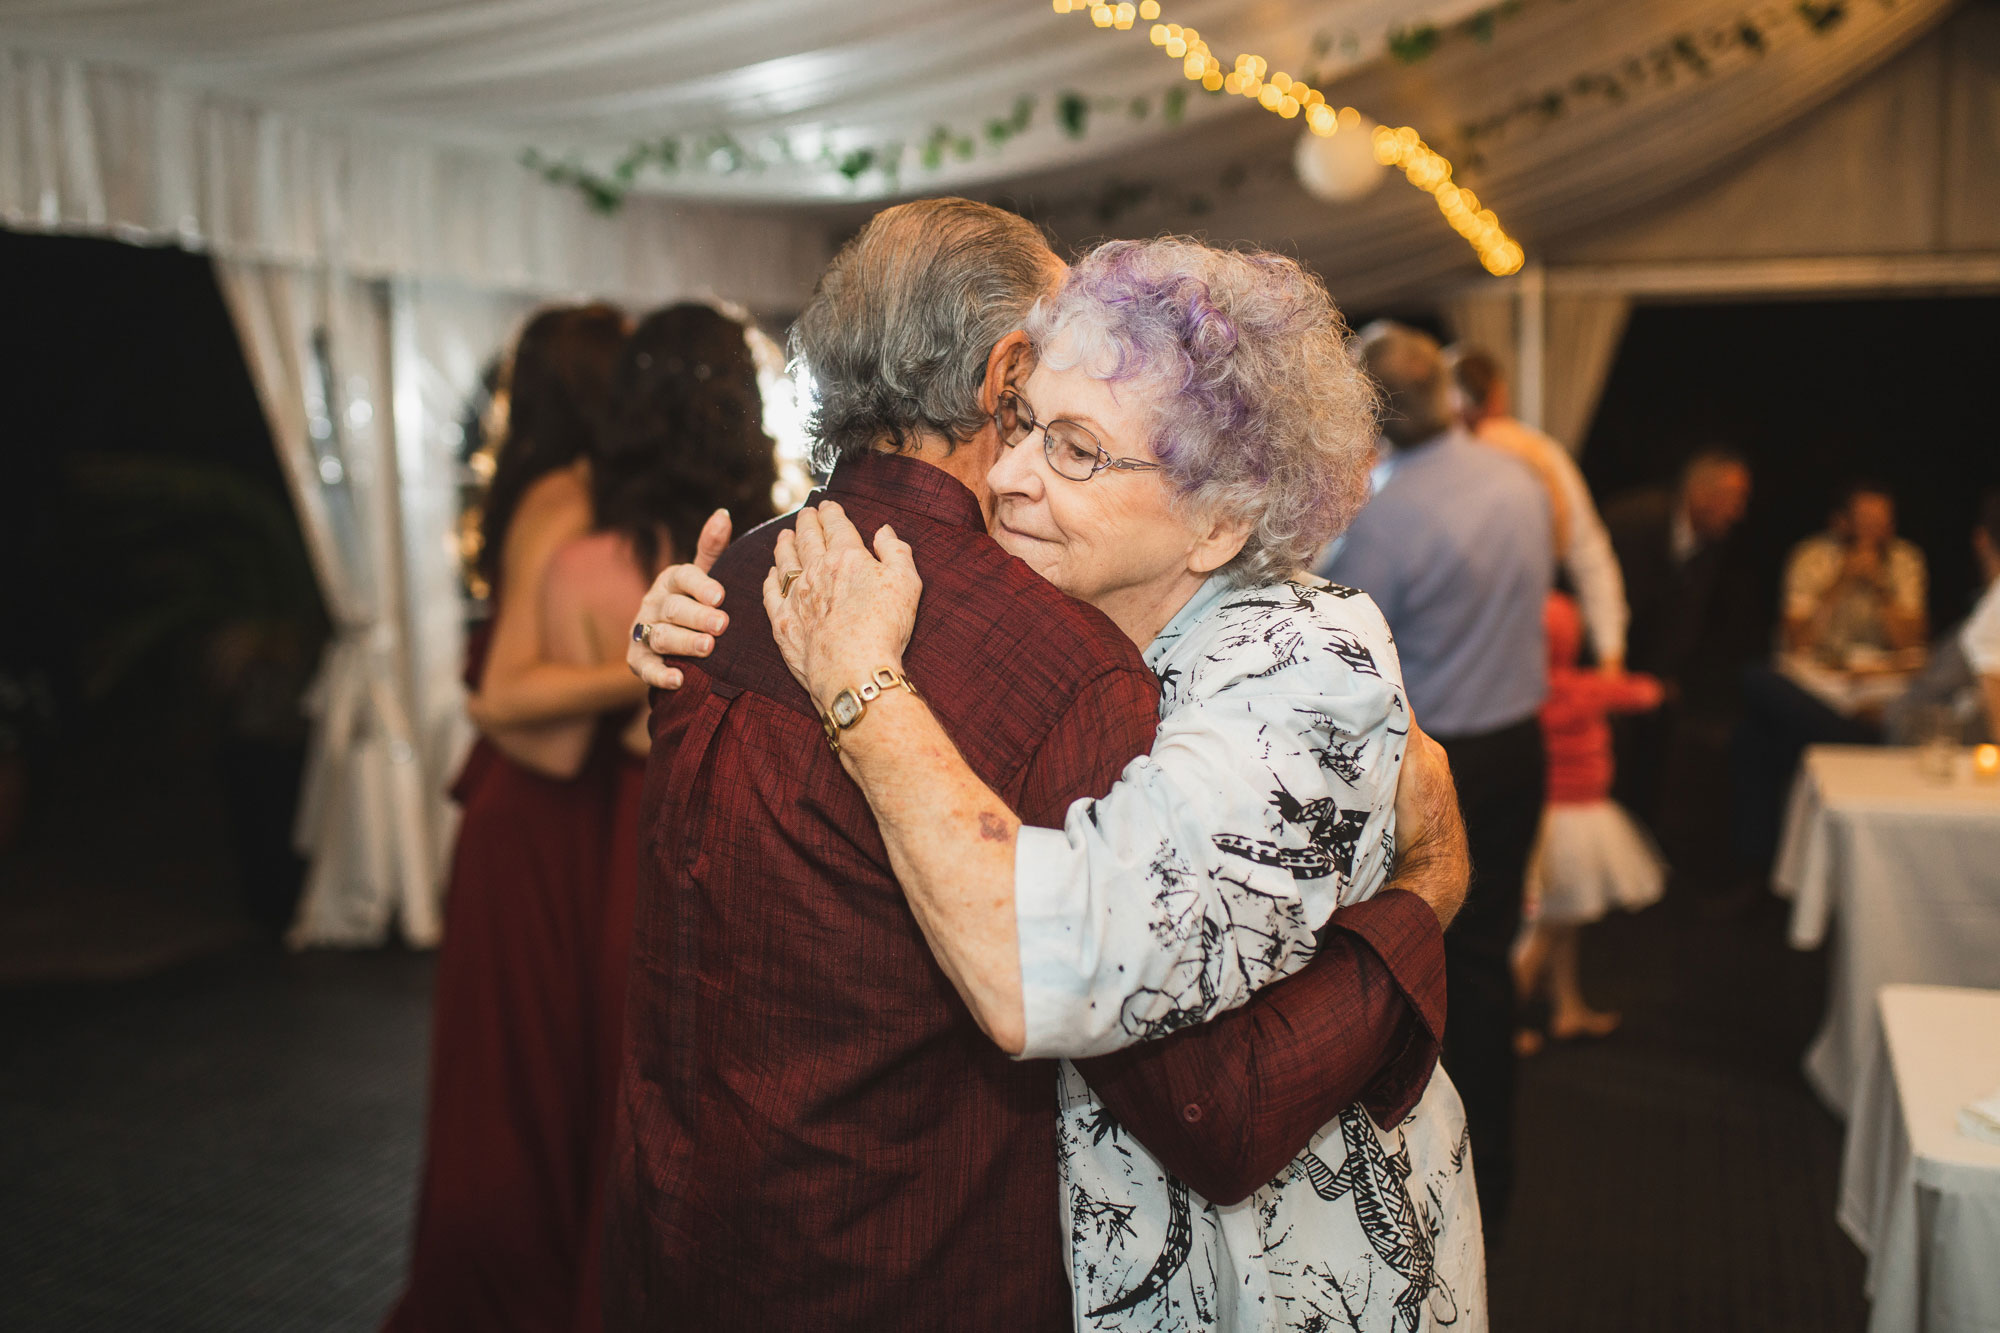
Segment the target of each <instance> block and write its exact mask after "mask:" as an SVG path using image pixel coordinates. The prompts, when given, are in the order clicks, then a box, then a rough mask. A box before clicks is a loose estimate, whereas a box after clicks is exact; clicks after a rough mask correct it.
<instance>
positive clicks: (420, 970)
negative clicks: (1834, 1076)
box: [0, 895, 1866, 1333]
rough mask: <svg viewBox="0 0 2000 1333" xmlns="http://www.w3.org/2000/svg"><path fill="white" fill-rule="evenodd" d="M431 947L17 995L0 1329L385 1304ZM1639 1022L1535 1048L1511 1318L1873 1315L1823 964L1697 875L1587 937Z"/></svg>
mask: <svg viewBox="0 0 2000 1333" xmlns="http://www.w3.org/2000/svg"><path fill="white" fill-rule="evenodd" d="M430 975H431V963H430V960H429V959H427V958H424V957H419V956H412V955H408V954H404V953H400V952H385V953H373V954H313V955H307V956H303V957H281V956H276V955H273V954H269V953H263V952H247V951H246V952H239V953H236V954H233V955H229V956H225V957H223V958H220V959H214V960H210V961H207V962H202V963H194V964H188V965H185V966H182V967H180V968H178V969H177V970H174V971H172V972H170V973H168V974H166V975H164V976H159V977H155V978H153V979H150V980H143V981H130V982H117V983H98V984H91V985H81V984H77V985H63V986H42V987H34V988H27V989H19V988H17V989H13V990H6V991H0V1033H4V1034H5V1035H4V1037H3V1038H0V1042H4V1046H0V1328H10V1329H37V1330H70V1329H77V1330H82V1329H104V1330H120V1331H121V1333H126V1331H130V1330H181V1329H187V1330H196V1329H199V1330H235V1329H240V1330H246V1331H247V1330H256V1331H257V1333H279V1331H280V1330H289V1329H299V1330H306V1329H310V1330H337V1329H356V1330H360V1329H369V1328H372V1327H374V1325H375V1324H376V1322H377V1321H378V1320H379V1318H380V1317H381V1315H382V1312H383V1310H384V1309H385V1307H386V1306H387V1305H388V1303H389V1301H390V1300H391V1298H392V1297H393V1296H394V1294H395V1291H396V1287H397V1283H398V1280H399V1277H400V1273H401V1268H402V1264H403V1258H404V1249H405V1245H406V1243H407V1237H408V1226H409V1213H410V1207H411V1193H412V1185H413V1182H414V1180H415V1178H416V1171H417V1158H418V1152H419V1143H418V1131H419V1123H420V1119H421V1115H422V1109H423V1107H422V1102H423V1086H422V1084H423V1070H424V1057H425V1042H426V1032H425V1024H426V1020H427V1011H428V990H429V984H430ZM1585 980H1586V985H1587V986H1588V987H1589V988H1590V990H1591V991H1592V993H1593V995H1594V997H1595V998H1597V999H1598V1000H1599V1001H1600V1002H1601V1003H1605V1004H1613V1005H1618V1006H1622V1007H1623V1008H1624V1009H1625V1010H1626V1012H1627V1015H1628V1019H1627V1025H1626V1029H1625V1031H1623V1032H1622V1033H1620V1034H1619V1035H1618V1036H1617V1037H1615V1038H1613V1039H1611V1040H1608V1041H1604V1042H1600V1043H1595V1044H1592V1045H1588V1046H1571V1047H1559V1048H1555V1049H1552V1050H1550V1051H1548V1052H1545V1053H1544V1054H1542V1055H1540V1056H1538V1057H1536V1058H1534V1059H1533V1060H1530V1061H1528V1062H1527V1063H1526V1064H1525V1065H1524V1067H1523V1081H1522V1102H1521V1124H1522V1129H1521V1152H1522V1160H1521V1172H1520V1176H1521V1181H1522V1185H1521V1192H1520V1196H1519V1198H1518V1200H1517V1203H1516V1207H1515V1214H1514V1218H1513V1222H1512V1225H1511V1227H1510V1231H1509V1235H1508V1236H1507V1238H1506V1240H1505V1242H1504V1244H1503V1245H1502V1246H1501V1247H1500V1248H1499V1249H1498V1250H1497V1251H1496V1252H1495V1254H1494V1255H1493V1256H1492V1279H1491V1280H1492V1288H1493V1308H1494V1321H1493V1327H1494V1329H1495V1330H1496V1333H1509V1331H1510V1330H1536V1333H1555V1331H1557V1330H1579V1331H1581V1330H1591V1331H1592V1333H1596V1331H1597V1330H1603V1329H1610V1328H1616V1329H1622V1330H1628V1331H1629V1333H1641V1331H1644V1330H1661V1333H1667V1331H1669V1330H1671V1331H1672V1333H1683V1331H1684V1330H1687V1329H1694V1328H1699V1329H1704V1330H1710V1331H1711V1333H1722V1331H1724V1330H1735V1329H1741V1330H1752V1329H1755V1330H1758V1331H1759V1333H1779V1331H1781V1330H1800V1333H1806V1331H1807V1330H1810V1331H1811V1333H1844V1331H1845V1330H1859V1329H1860V1328H1861V1327H1862V1326H1863V1324H1864V1323H1865V1318H1866V1308H1865V1306H1864V1304H1863V1302H1862V1297H1861V1273H1862V1265H1861V1259H1860V1256H1859V1255H1858V1253H1857V1252H1856V1251H1855V1250H1854V1248H1853V1247H1852V1246H1851V1245H1850V1244H1849V1243H1848V1242H1847V1240H1846V1239H1845V1238H1844V1237H1843V1236H1842V1235H1841V1234H1840V1233H1839V1231H1838V1230H1837V1229H1836V1227H1835V1225H1834V1221H1833V1191H1834V1184H1835V1177H1836V1173H1837V1168H1838V1153H1839V1134H1840V1130H1839V1125H1838V1123H1837V1122H1835V1121H1834V1120H1833V1119H1832V1118H1831V1117H1830V1116H1828V1115H1827V1114H1826V1113H1825V1112H1823V1111H1822V1110H1821V1109H1820V1108H1819V1106H1818V1104H1817V1103H1816V1102H1815V1101H1814V1100H1813V1098H1812V1095H1811V1094H1810V1093H1809V1092H1808V1091H1807V1089H1806V1086H1805V1084H1804V1081H1803V1079H1802V1078H1801V1077H1800V1075H1799V1072H1798V1057H1799V1053H1800V1052H1801V1051H1802V1050H1803V1049H1804V1046H1805V1043H1806V1039H1807V1037H1808V1036H1809V1035H1810V1033H1811V1030H1812V1027H1813V1024H1814V1022H1815V1019H1816V1016H1817V1013H1818V1007H1819V1004H1820V1000H1821V997H1822V995H1823V994H1824V990H1823V985H1824V972H1823V965H1822V964H1821V962H1820V960H1819V958H1818V957H1816V956H1811V955H1799V954H1794V953H1792V952H1791V951H1789V950H1787V949H1786V948H1785V947H1784V944H1783V923H1782V915H1781V913H1780V912H1779V911H1778V910H1777V908H1776V905H1775V904H1766V905H1765V906H1764V907H1762V908H1760V909H1759V910H1757V911H1756V912H1755V913H1753V914H1752V915H1751V916H1750V917H1749V918H1748V919H1744V920H1737V921H1731V922H1727V923H1717V922H1713V921H1709V920H1705V919H1704V918H1703V917H1702V916H1701V914H1699V913H1698V912H1697V911H1695V910H1694V909H1693V907H1692V906H1691V905H1689V903H1688V901H1687V899H1686V897H1685V896H1684V895H1670V897H1669V899H1668V901H1667V902H1665V903H1663V904H1662V905H1660V906H1659V907H1657V908H1654V909H1653V910H1652V911H1650V912H1647V913H1645V914H1643V915H1641V916H1638V917H1633V918H1627V919H1623V920H1614V921H1611V922H1608V923H1606V924H1605V925H1604V926H1602V927H1599V928H1597V929H1596V930H1595V931H1594V932H1593V933H1592V934H1591V936H1590V937H1589V943H1588V945H1587V954H1586V977H1585Z"/></svg>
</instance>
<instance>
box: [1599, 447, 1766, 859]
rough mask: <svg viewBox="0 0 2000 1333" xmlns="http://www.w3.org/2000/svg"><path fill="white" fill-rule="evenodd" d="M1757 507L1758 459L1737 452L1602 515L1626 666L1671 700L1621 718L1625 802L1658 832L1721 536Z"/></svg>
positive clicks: (1723, 453) (1707, 454)
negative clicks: (1620, 602) (1619, 575)
mask: <svg viewBox="0 0 2000 1333" xmlns="http://www.w3.org/2000/svg"><path fill="white" fill-rule="evenodd" d="M1749 504H1750V465H1749V464H1748V463H1747V462H1745V461H1744V459H1743V456H1742V455H1740V454H1738V453H1736V452H1734V451H1733V450H1729V449H1723V448H1707V449H1703V450H1701V451H1700V452H1698V453H1696V454H1695V455H1694V457H1692V458H1690V459H1689V460H1688V462H1687V465H1686V466H1685V467H1684V468H1683V469H1682V470H1681V477H1680V483H1679V485H1677V486H1675V487H1673V488H1672V489H1667V488H1664V487H1662V488H1659V489H1649V490H1642V491H1634V492H1632V493H1630V494H1627V495H1624V496H1622V497H1620V498H1619V499H1617V500H1614V501H1613V502H1612V503H1611V504H1610V505H1608V506H1606V508H1605V511H1604V522H1605V528H1606V530H1607V531H1608V532H1609V533H1610V535H1611V546H1612V550H1613V551H1615V552H1616V553H1617V556H1618V564H1619V567H1620V569H1621V570H1622V571H1623V574H1624V577H1625V596H1626V600H1627V604H1628V605H1629V606H1630V608H1631V613H1632V618H1631V628H1630V630H1629V633H1628V635H1627V641H1628V643H1629V650H1628V652H1627V653H1626V658H1625V661H1626V665H1627V666H1629V667H1630V668H1631V669H1632V670H1634V671H1642V672H1645V673H1647V674H1648V675H1652V676H1656V677H1658V678H1659V679H1660V680H1661V682H1662V683H1663V684H1664V685H1665V686H1666V689H1667V704H1666V706H1665V707H1663V708H1661V709H1659V710H1658V711H1656V712H1653V713H1649V714H1645V715H1643V716H1639V717H1634V718H1630V719H1624V720H1622V723H1621V725H1620V726H1619V727H1618V728H1617V736H1618V777H1617V795H1618V800H1619V802H1620V803H1621V804H1623V805H1624V806H1625V808H1626V809H1628V810H1630V811H1632V812H1633V813H1634V814H1636V815H1638V816H1639V817H1640V818H1641V819H1642V820H1644V821H1646V822H1647V823H1648V824H1651V825H1652V826H1653V828H1654V829H1655V830H1656V831H1657V830H1658V829H1659V828H1660V775H1661V773H1662V771H1663V770H1664V769H1665V768H1666V766H1667V757H1668V754H1669V751H1670V748H1671V742H1672V740H1673V737H1674V735H1675V733H1676V732H1677V731H1678V730H1679V729H1680V725H1681V707H1680V698H1681V696H1682V694H1683V693H1684V692H1685V690H1686V686H1687V683H1688V673H1689V670H1690V668H1691V667H1692V666H1693V664H1694V661H1695V656H1696V653H1697V650H1698V649H1699V647H1700V645H1701V642H1702V639H1703V637H1704V635H1705V634H1706V632H1707V631H1708V629H1709V621H1710V618H1711V615H1710V612H1711V605H1712V602H1713V599H1714V594H1715V587H1716V581H1717V577H1718V575H1719V574H1720V572H1721V568H1722V553H1723V542H1724V540H1725V539H1726V538H1727V537H1728V536H1729V534H1730V532H1731V530H1732V529H1734V528H1735V527H1736V525H1737V524H1738V523H1739V522H1741V521H1742V519H1743V514H1744V511H1745V510H1746V509H1747V508H1748V507H1749Z"/></svg>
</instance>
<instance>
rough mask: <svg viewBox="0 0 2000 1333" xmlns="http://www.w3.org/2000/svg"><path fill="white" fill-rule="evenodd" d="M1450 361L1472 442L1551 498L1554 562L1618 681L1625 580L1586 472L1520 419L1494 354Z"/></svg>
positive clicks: (1594, 649) (1598, 656) (1460, 353)
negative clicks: (1508, 461)
mask: <svg viewBox="0 0 2000 1333" xmlns="http://www.w3.org/2000/svg"><path fill="white" fill-rule="evenodd" d="M1447 355H1448V357H1449V359H1450V363H1451V375H1452V382H1453V385H1454V387H1455V390H1456V394H1455V398H1454V406H1455V407H1456V408H1457V411H1458V416H1459V419H1460V420H1461V421H1462V422H1464V424H1465V426H1466V428H1467V429H1468V430H1470V431H1471V432H1472V436H1473V438H1474V439H1476V440H1478V441H1479V442H1480V443H1481V444H1484V445H1489V446H1491V447H1492V448H1495V449H1498V450H1500V451H1501V452H1502V453H1505V454H1510V455H1512V456H1513V457H1515V458H1518V459H1520V460H1521V461H1522V462H1523V463H1526V464H1527V465H1528V467H1529V468H1530V469H1531V470H1532V471H1533V472H1534V473H1535V475H1536V476H1537V477H1539V478H1540V479H1541V482H1542V486H1543V488H1544V489H1545V490H1547V491H1548V493H1549V514H1550V520H1551V522H1552V524H1553V525H1554V528H1555V540H1556V560H1557V562H1558V563H1559V564H1560V565H1561V567H1562V573H1563V576H1564V578H1565V579H1566V580H1567V581H1568V583H1569V586H1570V587H1571V589H1573V590H1574V591H1575V593H1576V599H1577V604H1578V606H1579V607H1580V608H1581V610H1582V614H1583V625H1584V629H1585V630H1586V631H1588V633H1589V637H1590V651H1591V654H1592V656H1593V657H1594V659H1595V660H1596V663H1597V665H1598V667H1599V668H1600V669H1601V670H1603V671H1605V672H1606V673H1608V674H1613V675H1615V674H1617V673H1618V672H1619V671H1621V670H1623V669H1624V665H1625V625H1626V621H1627V619H1628V612H1627V609H1626V606H1625V579H1624V577H1623V576H1622V575H1621V574H1620V572H1619V569H1618V556H1617V554H1616V553H1615V552H1614V551H1613V550H1612V547H1611V537H1610V534H1609V533H1607V532H1606V531H1605V530H1604V521H1603V520H1602V519H1601V518H1599V517H1598V516H1597V504H1596V502H1595V501H1594V500H1592V499H1591V498H1590V487H1589V486H1588V485H1586V484H1585V482H1584V480H1583V473H1582V472H1581V471H1579V470H1578V468H1577V466H1576V460H1575V459H1574V458H1572V457H1571V456H1570V452H1569V450H1567V449H1565V448H1564V447H1563V446H1562V445H1561V444H1560V443H1559V442H1558V441H1556V440H1554V439H1552V438H1550V437H1549V436H1547V435H1544V434H1542V432H1540V431H1538V430H1536V429H1535V428H1534V427H1532V426H1529V425H1527V424H1526V423H1524V422H1521V421H1517V420H1515V419H1514V417H1513V416H1512V415H1511V405H1510V403H1509V399H1508V393H1507V379H1506V377H1505V376H1504V375H1502V374H1501V372H1500V363H1499V362H1498V361H1496V360H1495V359H1494V358H1493V357H1492V355H1491V354H1490V353H1487V352H1484V351H1481V350H1480V349H1479V348H1476V347H1463V346H1461V347H1456V348H1452V349H1450V350H1449V351H1448V353H1447Z"/></svg>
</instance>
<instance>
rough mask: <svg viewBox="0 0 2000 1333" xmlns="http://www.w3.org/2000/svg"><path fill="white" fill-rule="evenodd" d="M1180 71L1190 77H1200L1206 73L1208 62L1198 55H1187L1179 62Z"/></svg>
mask: <svg viewBox="0 0 2000 1333" xmlns="http://www.w3.org/2000/svg"><path fill="white" fill-rule="evenodd" d="M1181 73H1183V74H1185V75H1187V76H1188V77H1189V78H1190V79H1199V78H1202V77H1204V76H1205V75H1207V73H1208V62H1207V61H1205V60H1203V59H1202V58H1201V57H1200V56H1189V57H1188V58H1187V59H1186V60H1185V61H1183V62H1182V63H1181Z"/></svg>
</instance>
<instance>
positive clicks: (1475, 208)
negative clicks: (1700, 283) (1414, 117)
mask: <svg viewBox="0 0 2000 1333" xmlns="http://www.w3.org/2000/svg"><path fill="white" fill-rule="evenodd" d="M1054 4H1055V11H1056V13H1058V14H1072V13H1075V14H1088V15H1090V21H1091V22H1092V23H1093V24H1095V25H1096V26H1097V27H1100V28H1111V29H1115V30H1116V31H1119V32H1127V31H1130V30H1131V28H1132V27H1133V26H1134V25H1135V24H1138V23H1142V22H1143V23H1148V24H1151V25H1152V26H1151V27H1150V28H1149V29H1148V35H1149V36H1150V37H1151V38H1152V42H1153V45H1154V46H1157V47H1159V48H1160V49H1161V50H1162V51H1164V52H1165V53H1166V54H1167V56H1168V57H1170V58H1171V59H1174V60H1178V61H1180V62H1181V72H1182V73H1183V74H1185V75H1186V76H1187V77H1188V78H1189V79H1190V80H1193V81H1194V82H1197V83H1199V84H1200V85H1201V86H1202V87H1203V88H1206V89H1207V90H1208V91H1209V92H1212V93H1213V92H1220V93H1227V94H1229V95H1231V96H1237V97H1247V98H1249V99H1250V100H1251V101H1253V102H1256V103H1257V104H1258V105H1259V106H1261V107H1263V108H1264V109H1265V110H1266V111H1270V112H1272V113H1274V114H1276V115H1279V116H1282V117H1284V118H1285V119H1286V120H1293V119H1295V118H1297V117H1299V116H1304V117H1305V121H1306V127H1307V128H1308V129H1310V130H1311V131H1312V132H1313V133H1314V134H1317V135H1319V136H1320V137H1322V138H1327V137H1330V136H1332V135H1335V134H1338V133H1340V132H1342V131H1343V130H1345V131H1349V132H1354V131H1358V130H1359V129H1360V126H1361V119H1362V118H1361V113H1360V112H1359V111H1357V110H1355V109H1354V108H1353V107H1351V106H1343V107H1340V108H1338V109H1336V108H1335V107H1334V105H1333V104H1332V103H1331V102H1329V101H1327V100H1326V94H1325V93H1323V92H1321V91H1320V90H1319V89H1317V88H1312V87H1308V86H1307V85H1306V83H1305V81H1304V80H1302V79H1295V78H1293V77H1292V76H1291V75H1289V74H1287V73H1285V72H1284V71H1283V70H1278V71H1275V72H1273V71H1272V70H1271V67H1270V62H1268V61H1266V60H1265V59H1264V57H1262V56H1258V55H1239V56H1237V57H1236V62H1235V64H1234V66H1233V67H1232V68H1230V69H1228V70H1226V71H1225V70H1224V69H1223V67H1222V61H1221V60H1220V59H1218V58H1217V57H1216V55H1215V53H1214V52H1213V51H1211V50H1209V47H1208V43H1207V42H1206V41H1204V40H1203V39H1202V36H1201V34H1200V33H1199V32H1198V31H1196V30H1195V29H1193V28H1184V27H1182V26H1181V25H1180V24H1178V23H1164V22H1161V21H1160V5H1159V0H1142V3H1139V4H1136V5H1135V4H1129V3H1127V4H1116V5H1110V4H1100V3H1092V2H1091V0H1054ZM1373 147H1374V151H1375V160H1376V161H1377V162H1380V163H1382V164H1383V165H1384V166H1391V167H1395V168H1397V169H1398V170H1400V171H1401V172H1402V173H1403V178H1404V179H1405V180H1407V181H1409V182H1410V184H1412V185H1414V186H1416V187H1417V188H1418V189H1419V190H1422V191H1424V192H1425V193H1427V194H1429V195H1430V196H1431V198H1432V199H1434V200H1436V201H1437V206H1438V211H1439V212H1440V213H1442V214H1444V219H1445V221H1446V222H1447V223H1449V224H1450V226H1451V229H1452V230H1453V231H1455V232H1457V233H1458V234H1459V235H1460V236H1463V237H1464V238H1465V239H1466V241H1467V242H1468V243H1469V244H1470V245H1471V246H1472V248H1473V250H1474V251H1475V252H1477V254H1478V255H1479V262H1480V263H1481V264H1482V265H1483V266H1484V267H1485V269H1486V271H1487V272H1488V273H1493V274H1498V275H1500V276H1503V277H1504V276H1506V275H1507V274H1510V273H1517V272H1519V271H1520V268H1521V265H1522V264H1523V263H1524V262H1525V261H1526V258H1527V255H1526V253H1525V252H1524V251H1523V250H1522V249H1521V245H1520V242H1518V241H1516V240H1515V239H1514V238H1513V237H1511V236H1509V235H1508V234H1507V232H1506V229H1505V228H1503V227H1502V226H1501V225H1500V219H1499V218H1498V217H1496V216H1494V213H1493V210H1492V209H1491V208H1488V207H1485V206H1484V205H1483V204H1481V203H1480V200H1479V196H1478V195H1476V194H1474V193H1473V192H1472V191H1471V190H1468V189H1466V188H1464V187H1463V186H1461V185H1459V184H1457V183H1456V182H1454V181H1453V180H1452V178H1451V163H1450V162H1449V161H1447V160H1446V158H1445V156H1444V154H1442V153H1440V152H1438V151H1437V150H1436V149H1435V148H1432V147H1431V146H1430V145H1429V144H1427V143H1425V142H1424V141H1423V138H1422V136H1421V135H1419V134H1418V133H1417V131H1416V130H1415V129H1414V128H1412V127H1411V126H1408V125H1404V126H1400V127H1397V128H1391V127H1390V126H1387V125H1377V126H1376V127H1375V130H1374V135H1373Z"/></svg>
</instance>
